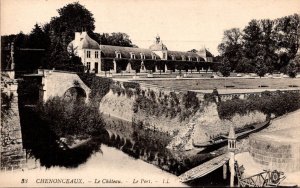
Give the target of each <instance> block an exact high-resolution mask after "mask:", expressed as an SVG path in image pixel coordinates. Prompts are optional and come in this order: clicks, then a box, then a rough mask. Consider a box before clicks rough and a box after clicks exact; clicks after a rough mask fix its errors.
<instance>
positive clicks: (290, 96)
mask: <svg viewBox="0 0 300 188" xmlns="http://www.w3.org/2000/svg"><path fill="white" fill-rule="evenodd" d="M299 108H300V93H298V92H290V91H276V92H268V91H265V92H263V93H262V95H261V97H259V96H255V95H252V96H250V97H249V98H248V99H246V100H242V99H233V100H227V101H223V102H220V103H219V104H218V113H219V117H220V118H221V119H230V118H232V117H233V116H234V115H235V114H240V115H246V114H248V113H250V112H253V111H260V112H262V113H264V114H266V115H268V116H270V115H271V114H274V115H275V116H281V115H283V114H286V113H288V112H292V111H295V110H297V109H299Z"/></svg>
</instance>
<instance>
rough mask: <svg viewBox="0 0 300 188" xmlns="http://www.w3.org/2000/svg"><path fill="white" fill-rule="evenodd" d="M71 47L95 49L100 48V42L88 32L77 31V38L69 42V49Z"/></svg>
mask: <svg viewBox="0 0 300 188" xmlns="http://www.w3.org/2000/svg"><path fill="white" fill-rule="evenodd" d="M71 49H94V50H99V49H100V46H99V44H98V42H96V41H95V40H93V39H91V38H90V37H89V35H88V34H87V33H86V32H82V33H79V32H76V33H75V39H74V40H73V41H71V42H70V43H69V44H68V50H71Z"/></svg>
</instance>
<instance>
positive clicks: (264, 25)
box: [260, 19, 278, 72]
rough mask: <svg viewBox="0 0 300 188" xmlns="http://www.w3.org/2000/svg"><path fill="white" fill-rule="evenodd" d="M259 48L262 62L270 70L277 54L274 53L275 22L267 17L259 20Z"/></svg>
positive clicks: (276, 59)
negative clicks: (260, 31) (260, 32)
mask: <svg viewBox="0 0 300 188" xmlns="http://www.w3.org/2000/svg"><path fill="white" fill-rule="evenodd" d="M260 23H261V24H260V25H261V30H262V34H261V50H260V54H261V55H262V58H263V62H264V63H265V64H266V66H267V67H268V71H269V72H271V71H273V69H274V68H275V66H276V62H277V61H278V56H277V54H276V53H275V51H276V49H277V47H276V40H275V30H274V27H275V22H274V21H272V20H269V19H265V20H261V21H260Z"/></svg>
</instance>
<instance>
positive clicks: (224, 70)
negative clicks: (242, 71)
mask: <svg viewBox="0 0 300 188" xmlns="http://www.w3.org/2000/svg"><path fill="white" fill-rule="evenodd" d="M219 71H220V72H221V74H222V75H223V76H224V77H225V87H226V77H228V76H230V71H231V67H230V62H229V60H228V59H227V58H224V59H223V61H222V63H221V65H220V66H219Z"/></svg>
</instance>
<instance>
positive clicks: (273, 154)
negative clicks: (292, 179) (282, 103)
mask: <svg viewBox="0 0 300 188" xmlns="http://www.w3.org/2000/svg"><path fill="white" fill-rule="evenodd" d="M299 130H300V129H298V130H295V129H291V130H281V131H276V132H270V133H263V134H259V133H258V134H254V135H251V136H250V138H249V145H250V149H249V152H250V155H251V156H252V157H253V159H254V161H255V162H257V163H258V164H260V165H262V166H263V167H264V168H265V169H271V170H281V171H284V172H294V171H299V170H300V141H299V137H298V136H297V137H296V138H294V137H293V136H291V135H285V133H286V131H292V132H293V133H292V134H294V133H295V132H296V133H297V131H298V133H299Z"/></svg>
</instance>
